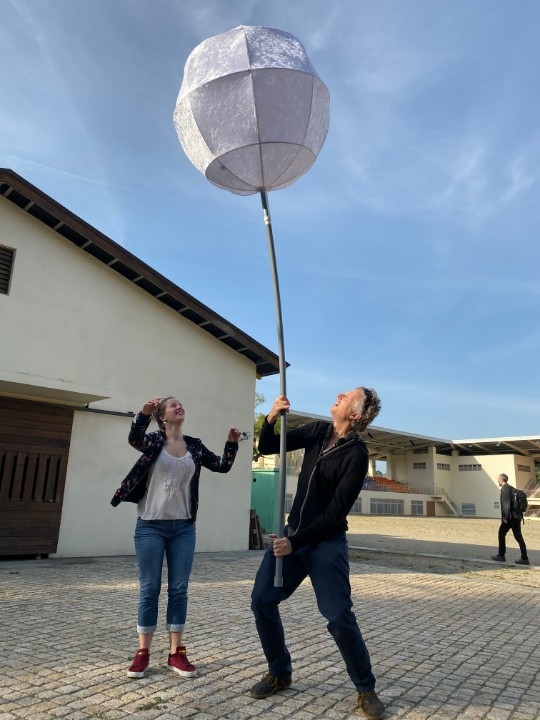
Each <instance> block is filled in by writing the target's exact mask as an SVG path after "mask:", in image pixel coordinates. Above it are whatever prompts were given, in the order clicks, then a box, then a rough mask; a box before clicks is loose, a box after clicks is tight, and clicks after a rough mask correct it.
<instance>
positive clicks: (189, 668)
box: [167, 645, 197, 677]
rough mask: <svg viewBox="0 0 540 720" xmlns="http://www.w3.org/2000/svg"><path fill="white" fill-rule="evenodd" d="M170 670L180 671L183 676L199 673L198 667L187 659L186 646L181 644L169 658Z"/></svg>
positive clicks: (192, 675)
mask: <svg viewBox="0 0 540 720" xmlns="http://www.w3.org/2000/svg"><path fill="white" fill-rule="evenodd" d="M167 666H168V668H169V670H172V671H173V672H176V673H178V674H179V675H181V676H182V677H194V676H195V675H196V674H197V668H196V667H195V665H192V664H191V663H190V662H189V660H188V659H187V655H186V648H185V646H184V645H179V646H178V647H177V648H176V652H175V653H174V654H173V655H169V659H168V660H167Z"/></svg>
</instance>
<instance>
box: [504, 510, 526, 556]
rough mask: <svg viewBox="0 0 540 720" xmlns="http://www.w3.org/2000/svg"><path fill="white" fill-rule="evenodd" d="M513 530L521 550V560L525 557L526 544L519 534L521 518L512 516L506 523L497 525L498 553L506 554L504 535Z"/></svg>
mask: <svg viewBox="0 0 540 720" xmlns="http://www.w3.org/2000/svg"><path fill="white" fill-rule="evenodd" d="M510 530H511V531H512V532H513V534H514V537H515V538H516V542H517V544H518V545H519V549H520V550H521V557H522V558H523V560H526V559H527V546H526V545H525V540H524V539H523V535H522V534H521V518H512V519H511V520H509V521H508V522H507V523H503V522H502V523H501V526H500V527H499V555H506V536H507V534H508V533H509V532H510Z"/></svg>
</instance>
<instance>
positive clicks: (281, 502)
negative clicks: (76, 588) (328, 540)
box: [260, 190, 287, 587]
mask: <svg viewBox="0 0 540 720" xmlns="http://www.w3.org/2000/svg"><path fill="white" fill-rule="evenodd" d="M260 192H261V202H262V207H263V217H264V224H265V226H266V236H267V238H268V250H269V252H270V266H271V268H272V279H273V283H274V301H275V306H276V320H277V334H278V355H279V391H280V394H281V395H285V396H287V388H286V382H285V343H284V341H283V318H282V315H281V298H280V295H279V280H278V272H277V263H276V252H275V249H274V236H273V233H272V221H271V219H270V212H269V210H268V196H267V194H266V190H261V191H260ZM286 456H287V414H286V413H284V412H283V413H282V414H281V431H280V437H279V498H278V515H277V517H278V527H277V536H278V538H281V537H283V523H284V518H285V492H286V487H287V465H286V460H287V457H286ZM275 560H276V570H275V575H274V587H283V571H282V570H283V558H281V557H277V558H276V559H275Z"/></svg>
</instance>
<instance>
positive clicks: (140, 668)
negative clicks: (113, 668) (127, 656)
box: [127, 648, 150, 678]
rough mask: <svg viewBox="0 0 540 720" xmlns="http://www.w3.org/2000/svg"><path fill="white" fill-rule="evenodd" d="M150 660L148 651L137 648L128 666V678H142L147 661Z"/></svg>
mask: <svg viewBox="0 0 540 720" xmlns="http://www.w3.org/2000/svg"><path fill="white" fill-rule="evenodd" d="M149 662H150V653H149V651H148V650H147V649H146V648H145V649H141V650H137V652H136V653H135V657H134V658H133V662H132V663H131V665H130V666H129V668H128V671H127V674H128V677H130V678H143V677H144V673H145V670H146V668H147V667H148V663H149Z"/></svg>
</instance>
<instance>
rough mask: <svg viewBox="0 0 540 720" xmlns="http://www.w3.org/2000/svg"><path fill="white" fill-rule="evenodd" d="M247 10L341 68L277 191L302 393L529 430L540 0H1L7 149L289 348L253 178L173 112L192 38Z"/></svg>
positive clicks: (332, 68) (279, 246) (320, 62)
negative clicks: (221, 159) (232, 181)
mask: <svg viewBox="0 0 540 720" xmlns="http://www.w3.org/2000/svg"><path fill="white" fill-rule="evenodd" d="M238 25H269V26H271V27H276V28H279V29H281V30H285V31H287V32H290V33H292V34H293V35H295V36H296V37H298V39H299V40H301V42H302V43H303V44H304V46H305V47H306V50H307V52H308V54H309V57H310V59H311V61H312V63H313V65H314V66H315V68H316V69H317V72H318V73H319V75H320V76H321V78H322V80H323V81H324V82H325V83H326V85H327V87H328V88H329V90H330V113H331V119H330V130H329V133H328V137H327V140H326V143H325V145H324V147H323V149H322V151H321V154H320V155H319V158H318V160H317V162H316V163H315V165H314V166H313V168H312V169H311V170H310V171H309V173H307V174H306V175H305V176H303V177H302V178H301V179H300V180H298V182H297V183H295V184H294V185H292V186H291V187H289V188H287V189H285V190H281V191H278V192H274V193H271V194H270V195H269V199H270V207H271V213H272V222H273V231H274V237H275V244H276V254H277V261H278V271H279V279H280V287H281V296H282V303H283V322H284V330H285V350H286V356H287V359H288V361H289V362H290V363H291V367H290V368H289V370H288V373H287V389H288V395H289V398H290V400H291V403H292V406H293V408H294V409H296V410H302V411H305V412H311V413H317V414H327V413H328V409H329V407H330V405H331V404H332V402H333V401H334V397H335V394H336V393H337V392H339V391H341V390H347V389H349V388H351V387H355V386H356V385H360V384H362V385H368V386H373V387H375V388H376V389H377V391H378V392H379V394H380V396H381V399H382V402H383V410H382V413H381V415H380V416H379V418H378V419H377V421H376V424H377V425H382V426H384V427H391V428H396V429H399V430H405V431H409V432H415V433H420V434H424V435H430V436H435V437H444V438H452V439H459V438H473V437H474V438H480V437H497V436H506V435H510V436H517V435H534V434H537V433H538V432H539V431H540V392H539V383H538V364H539V356H540V324H539V322H538V316H539V313H538V307H539V300H540V283H539V282H538V277H537V275H538V266H539V261H540V250H539V243H538V234H539V228H540V202H539V190H540V187H539V168H540V125H539V117H540V96H539V93H538V88H539V87H540V46H539V44H538V27H540V4H538V3H537V2H534V0H520V2H510V0H508V1H505V2H503V1H502V0H486V1H482V0H452V2H442V1H440V0H439V1H437V0H407V1H405V0H400V1H399V2H398V1H397V0H394V1H390V0H372V1H369V2H368V1H363V0H340V2H335V3H330V2H328V0H323V1H320V0H295V2H291V1H290V0H272V2H271V3H269V2H267V1H266V0H262V1H260V2H256V1H250V0H196V1H195V0H194V1H192V0H182V1H180V0H152V1H151V2H150V1H147V2H144V1H143V0H92V2H87V1H86V0H2V2H1V3H0V68H1V70H0V165H2V166H4V167H9V168H12V169H13V170H15V171H16V172H18V173H19V174H21V175H22V176H24V177H25V178H27V179H28V180H29V181H31V182H32V183H34V184H35V185H37V186H38V187H39V188H41V189H42V190H44V191H45V192H47V193H49V194H50V195H52V196H53V197H54V198H55V199H56V200H58V201H59V202H61V203H63V204H64V205H66V206H67V207H68V208H69V209H70V210H72V211H74V212H75V213H77V214H78V215H80V216H81V217H83V218H84V219H85V220H87V221H88V222H89V223H91V224H92V225H94V226H95V227H97V228H98V229H99V230H101V231H102V232H104V233H105V234H107V235H108V236H109V237H111V238H112V239H113V240H115V241H116V242H119V243H120V244H122V245H123V246H125V247H126V248H127V249H129V250H130V251H131V252H133V253H135V255H137V256H138V257H140V258H141V259H143V260H144V261H145V262H147V263H149V264H150V265H152V266H153V267H154V268H156V269H157V270H159V271H160V272H162V273H163V274H164V275H166V276H167V277H169V278H170V279H171V280H173V281H174V282H175V283H177V284H178V285H180V286H181V287H182V288H184V289H185V290H186V291H187V292H189V293H191V294H192V295H194V296H195V297H197V298H198V299H199V300H200V301H202V302H204V303H205V304H207V305H208V306H210V307H211V308H212V309H214V310H215V311H217V312H218V313H220V314H221V315H223V316H224V317H226V318H227V319H228V320H230V321H231V322H233V323H234V324H236V325H238V326H239V327H240V328H242V330H244V331H246V332H247V333H249V334H250V335H252V336H253V337H255V338H256V339H257V340H258V341H259V342H261V343H263V344H264V345H266V346H267V347H269V348H271V349H272V350H274V351H276V350H277V337H276V320H275V312H274V300H273V294H272V280H271V274H270V264H269V258H268V249H267V244H266V236H265V230H264V225H263V222H262V212H261V207H260V199H259V197H258V196H256V195H255V196H250V197H238V196H235V195H232V194H230V193H228V192H226V191H223V190H219V189H217V188H215V187H214V186H212V185H211V184H209V183H208V182H207V181H206V180H205V179H204V177H203V176H202V175H201V174H200V173H198V172H197V170H195V168H194V167H193V166H192V165H191V164H190V162H189V161H188V159H187V158H186V156H185V155H184V153H183V151H182V149H181V147H180V144H179V142H178V139H177V136H176V133H175V130H174V127H173V123H172V113H173V110H174V106H175V103H176V98H177V95H178V91H179V89H180V85H181V82H182V77H183V68H184V63H185V60H186V58H187V56H188V55H189V53H190V52H191V50H192V49H193V48H194V47H195V46H196V45H198V44H199V43H200V42H202V40H204V39H206V38H207V37H210V36H212V35H215V34H218V33H220V32H224V31H226V30H229V29H231V28H233V27H236V26H238ZM0 232H1V230H0ZM175 382H176V381H175ZM257 390H258V391H259V392H261V393H262V394H263V395H264V396H265V397H266V398H267V400H268V401H270V400H272V399H273V397H274V396H275V395H276V394H277V392H278V390H279V378H278V377H277V376H276V377H274V378H269V379H265V380H263V381H260V382H259V383H257ZM174 392H175V393H177V394H181V388H178V389H176V390H174ZM266 407H267V405H266V406H263V409H266Z"/></svg>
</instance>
